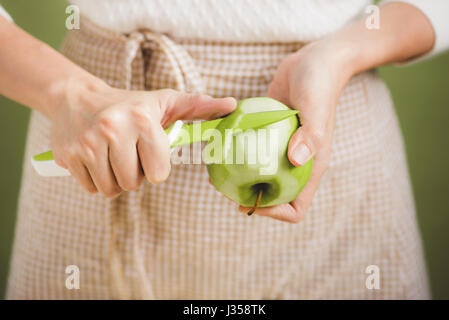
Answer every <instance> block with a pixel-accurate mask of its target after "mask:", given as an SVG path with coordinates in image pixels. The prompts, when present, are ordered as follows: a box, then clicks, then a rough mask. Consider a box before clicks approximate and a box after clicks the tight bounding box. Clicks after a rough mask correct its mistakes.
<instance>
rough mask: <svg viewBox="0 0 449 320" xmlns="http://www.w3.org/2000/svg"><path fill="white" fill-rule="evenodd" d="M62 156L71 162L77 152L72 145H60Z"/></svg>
mask: <svg viewBox="0 0 449 320" xmlns="http://www.w3.org/2000/svg"><path fill="white" fill-rule="evenodd" d="M62 153H63V157H64V158H65V159H67V161H68V162H73V161H75V160H76V158H77V152H76V149H75V147H74V145H72V144H70V145H66V146H64V147H62Z"/></svg>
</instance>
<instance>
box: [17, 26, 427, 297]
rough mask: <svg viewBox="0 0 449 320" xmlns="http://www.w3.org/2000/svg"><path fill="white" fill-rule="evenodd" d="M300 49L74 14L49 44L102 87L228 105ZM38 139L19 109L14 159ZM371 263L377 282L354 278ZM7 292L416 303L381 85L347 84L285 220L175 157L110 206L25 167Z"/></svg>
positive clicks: (37, 146) (418, 282)
mask: <svg viewBox="0 0 449 320" xmlns="http://www.w3.org/2000/svg"><path fill="white" fill-rule="evenodd" d="M300 47H301V44H300V43H270V44H262V43H257V44H244V43H243V44H242V43H240V44H238V43H223V42H213V41H201V40H187V39H174V38H170V37H168V36H166V35H162V34H155V33H152V32H149V31H139V32H135V33H132V34H129V35H121V34H115V33H112V32H109V31H106V30H103V29H100V28H98V27H97V26H95V25H93V24H91V23H90V22H89V21H87V20H83V21H82V24H81V29H80V30H74V31H71V32H70V33H69V34H68V36H67V38H66V41H65V43H64V45H63V50H62V51H63V52H64V54H65V55H67V56H68V57H69V58H70V59H72V60H73V61H74V62H75V63H77V64H79V65H80V66H82V67H83V68H85V69H87V70H88V71H89V72H91V73H93V74H94V75H96V76H98V77H100V78H102V79H104V80H105V81H107V82H108V83H109V84H110V85H111V86H114V87H120V88H126V89H134V90H154V89H161V88H168V87H170V88H174V89H178V90H184V91H190V92H194V91H197V92H206V93H208V94H210V95H213V96H216V97H223V96H234V97H236V98H237V99H240V98H246V97H253V96H261V95H265V92H266V89H267V86H268V84H269V82H270V80H271V79H272V77H273V75H274V72H275V70H276V67H277V65H278V64H279V63H280V61H281V60H282V59H283V58H284V57H285V56H286V55H288V54H289V53H291V52H294V51H295V50H298V49H299V48H300ZM49 133H50V122H49V121H48V120H47V119H46V118H44V117H43V116H42V115H41V114H39V113H37V112H33V114H32V118H31V123H30V128H29V137H28V144H27V149H26V159H29V157H30V156H31V155H32V154H35V153H38V152H42V151H44V150H47V149H49V148H50V144H49ZM69 265H76V266H77V267H78V268H79V279H80V288H79V289H67V288H66V278H67V277H68V276H69V275H70V274H66V268H67V266H69ZM373 265H374V266H377V267H378V271H379V277H380V288H379V289H375V288H374V289H373V288H371V287H370V286H369V285H368V286H367V279H368V277H369V276H370V274H368V273H367V272H366V271H367V268H368V267H369V266H373ZM374 268H376V267H374ZM368 270H371V269H369V268H368ZM368 280H369V279H368ZM368 282H369V283H368V284H370V283H371V282H370V281H368ZM8 297H9V298H10V299H20V298H27V299H109V298H156V299H179V298H186V299H228V298H233V299H315V298H324V299H346V298H349V299H356V298H359V299H391V298H428V297H429V293H428V286H427V279H426V271H425V265H424V263H423V257H422V249H421V243H420V237H419V232H418V230H417V226H416V219H415V211H414V204H413V198H412V194H411V189H410V182H409V177H408V172H407V164H406V159H405V156H404V148H403V142H402V138H401V135H400V131H399V127H398V122H397V119H396V116H395V113H394V109H393V106H392V103H391V100H390V96H389V93H388V90H387V89H386V87H385V85H384V84H383V82H382V81H381V80H380V79H379V78H378V77H377V75H376V74H375V72H365V73H363V74H360V75H358V76H356V77H354V78H353V79H351V80H350V82H349V84H348V85H347V87H346V88H345V90H344V92H343V94H342V96H341V98H340V101H339V106H338V112H337V117H336V128H335V133H334V140H333V149H332V158H331V162H330V166H329V169H328V171H327V172H326V174H325V175H324V177H323V179H322V181H321V184H320V187H319V189H318V191H317V193H316V195H315V198H314V200H313V204H312V207H311V208H310V210H309V211H308V214H307V217H306V219H305V220H304V221H303V222H301V223H299V224H288V223H285V222H280V221H275V220H272V219H270V218H266V217H260V216H252V217H248V216H246V215H245V214H242V213H240V212H239V211H237V205H236V204H235V203H233V202H231V201H230V200H228V199H226V198H225V197H223V196H222V195H220V194H219V193H218V192H217V191H215V190H214V188H213V187H212V186H211V185H210V184H209V183H208V176H207V172H206V169H205V166H204V165H176V166H174V167H173V169H172V172H171V175H170V178H169V179H168V181H167V182H165V183H163V184H160V185H151V184H149V183H145V184H144V185H143V186H142V187H141V188H140V189H139V190H137V191H133V192H125V193H123V194H122V195H121V196H120V197H118V198H117V199H113V200H110V199H105V198H103V197H102V196H101V195H90V194H88V193H86V192H84V191H83V190H82V189H81V187H80V186H79V185H78V184H77V183H76V182H75V180H74V179H73V178H71V177H61V178H43V177H39V176H38V175H37V174H36V173H35V172H33V170H32V169H31V167H30V165H29V163H28V161H26V163H25V167H24V175H23V182H22V189H21V196H20V209H19V217H18V224H17V230H16V237H15V246H14V254H13V260H12V265H11V273H10V278H9V289H8Z"/></svg>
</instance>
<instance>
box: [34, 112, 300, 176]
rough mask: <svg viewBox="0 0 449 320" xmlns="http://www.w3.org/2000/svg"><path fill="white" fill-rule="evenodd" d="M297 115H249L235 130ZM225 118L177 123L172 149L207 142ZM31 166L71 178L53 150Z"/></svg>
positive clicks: (44, 173) (45, 173)
mask: <svg viewBox="0 0 449 320" xmlns="http://www.w3.org/2000/svg"><path fill="white" fill-rule="evenodd" d="M297 113H298V111H297V110H281V111H265V112H255V113H247V114H243V115H242V117H241V119H240V121H239V122H238V123H237V126H236V127H234V128H233V129H234V130H235V129H236V130H237V131H238V132H241V131H244V130H248V129H257V128H261V127H264V126H267V125H269V124H272V123H275V122H278V121H281V120H284V119H287V118H288V117H291V116H294V115H296V114H297ZM225 118H226V117H225ZM225 118H220V119H215V120H210V121H203V122H200V123H189V124H184V123H183V122H182V121H181V120H178V121H176V122H175V123H174V124H173V125H171V126H170V127H169V128H167V129H165V132H166V133H167V136H168V141H169V143H170V147H171V148H174V147H178V146H182V145H186V144H191V143H195V142H200V141H205V140H206V138H205V137H204V135H203V134H202V133H204V132H205V131H206V130H208V129H215V128H216V127H217V126H218V124H219V123H220V122H221V121H223V120H224V119H225ZM195 126H200V129H201V134H194V127H195ZM240 130H241V131H240ZM181 131H186V132H187V133H188V134H182V135H181V134H180V133H181ZM31 164H32V166H33V168H34V169H35V170H36V172H37V173H38V174H39V175H41V176H44V177H62V176H70V172H69V171H68V170H67V169H64V168H62V167H60V166H58V165H57V164H56V162H55V161H54V158H53V153H52V152H51V150H50V151H47V152H43V153H40V154H37V155H35V156H33V157H32V158H31Z"/></svg>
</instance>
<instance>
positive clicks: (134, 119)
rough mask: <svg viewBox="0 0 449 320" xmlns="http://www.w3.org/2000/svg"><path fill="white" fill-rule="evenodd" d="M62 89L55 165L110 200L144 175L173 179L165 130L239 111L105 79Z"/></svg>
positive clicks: (224, 103) (225, 102)
mask: <svg viewBox="0 0 449 320" xmlns="http://www.w3.org/2000/svg"><path fill="white" fill-rule="evenodd" d="M58 90H59V91H61V89H56V91H58ZM62 90H63V92H64V94H63V95H62V98H60V99H58V105H59V107H57V108H53V110H55V112H53V113H51V114H49V117H50V118H51V120H52V121H53V129H52V133H51V138H52V148H53V153H54V157H55V161H56V163H57V164H58V165H60V166H62V167H64V168H66V169H68V170H69V171H70V173H71V174H72V176H73V177H75V178H76V180H77V181H78V182H79V184H80V185H81V186H83V187H84V189H86V190H87V191H88V192H91V193H96V192H97V191H99V192H101V193H102V194H103V195H105V196H107V197H115V196H117V195H118V194H120V192H121V191H122V190H126V191H129V190H135V189H137V188H138V187H139V186H140V184H141V183H142V181H143V178H144V176H145V177H146V178H147V179H148V181H150V182H151V183H159V182H162V181H164V180H165V179H167V177H168V175H169V172H170V148H169V143H168V139H167V135H166V134H165V132H164V130H163V127H165V126H167V125H168V124H170V123H171V122H173V121H175V120H177V119H214V118H217V117H220V116H223V115H225V114H228V113H230V112H232V110H233V109H234V108H235V100H234V99H233V98H224V99H214V98H211V97H209V96H206V95H190V94H184V93H180V92H177V91H174V90H170V89H167V90H159V91H125V90H120V89H114V88H111V87H109V86H108V85H106V84H105V83H103V82H102V81H98V82H96V83H95V84H89V85H84V84H82V83H81V84H80V83H79V82H77V81H74V82H72V83H69V84H66V85H64V88H63V89H62Z"/></svg>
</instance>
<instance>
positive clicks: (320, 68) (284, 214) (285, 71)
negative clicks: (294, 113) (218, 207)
mask: <svg viewBox="0 0 449 320" xmlns="http://www.w3.org/2000/svg"><path fill="white" fill-rule="evenodd" d="M347 57H348V52H347V50H346V49H345V48H344V47H341V48H336V47H335V46H334V44H333V43H329V42H326V41H321V42H316V43H311V44H309V45H307V46H305V47H303V48H302V49H300V50H299V51H297V52H295V53H294V54H291V55H290V56H288V57H287V58H285V59H284V60H283V61H282V63H281V64H280V65H279V67H278V69H277V71H276V74H275V77H274V79H273V81H272V83H271V84H270V86H269V89H268V96H270V97H272V98H274V99H276V100H279V101H281V102H283V103H284V104H286V105H288V106H289V107H291V108H295V109H297V110H299V111H300V113H299V114H300V118H301V127H300V128H299V129H298V130H297V131H296V132H295V133H294V134H293V136H292V138H291V139H290V142H289V146H288V158H289V160H290V162H291V163H292V164H294V165H295V166H304V165H306V164H307V163H308V161H309V160H310V159H311V158H312V157H313V158H314V163H313V169H312V173H311V176H310V179H309V182H308V183H307V185H306V186H305V187H304V189H303V190H302V191H301V193H300V195H299V196H298V197H297V198H296V199H295V200H293V201H292V202H290V203H288V204H279V205H276V206H272V207H267V208H258V209H257V210H256V211H255V213H256V214H259V215H262V216H268V217H272V218H275V219H279V220H283V221H287V222H299V221H300V220H301V219H302V218H303V216H304V214H305V212H306V211H307V209H308V208H309V206H310V204H311V203H312V199H313V195H314V193H315V191H316V189H317V187H318V185H319V182H320V179H321V177H322V175H323V173H324V172H325V170H326V168H327V166H328V163H329V158H330V151H331V141H332V132H333V129H334V122H335V112H336V106H337V101H338V98H339V96H340V93H341V91H342V89H343V88H344V86H345V85H346V83H347V81H348V80H349V78H350V76H351V75H352V72H351V68H350V67H349V66H348V65H347V64H346V63H345V61H346V59H347ZM240 210H241V211H243V212H247V211H248V210H249V208H248V207H240Z"/></svg>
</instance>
